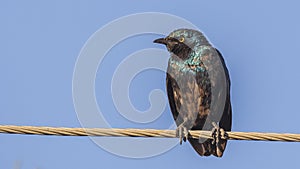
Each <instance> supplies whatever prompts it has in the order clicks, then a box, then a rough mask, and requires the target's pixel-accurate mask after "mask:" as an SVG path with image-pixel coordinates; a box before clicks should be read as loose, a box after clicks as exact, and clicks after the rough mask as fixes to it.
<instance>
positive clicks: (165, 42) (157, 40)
mask: <svg viewBox="0 0 300 169" xmlns="http://www.w3.org/2000/svg"><path fill="white" fill-rule="evenodd" d="M153 43H160V44H164V45H167V40H166V39H165V38H159V39H155V40H154V41H153Z"/></svg>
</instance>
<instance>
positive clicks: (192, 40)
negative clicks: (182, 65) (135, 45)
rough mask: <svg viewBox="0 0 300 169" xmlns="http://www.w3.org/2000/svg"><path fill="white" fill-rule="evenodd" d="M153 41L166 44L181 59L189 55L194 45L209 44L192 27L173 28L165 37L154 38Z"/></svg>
mask: <svg viewBox="0 0 300 169" xmlns="http://www.w3.org/2000/svg"><path fill="white" fill-rule="evenodd" d="M154 43H160V44H164V45H166V47H167V49H168V51H169V52H171V53H173V54H175V55H176V56H177V57H179V58H180V59H183V60H185V59H187V58H188V57H189V56H190V53H191V52H192V51H193V50H194V47H195V46H199V45H209V42H208V41H207V40H206V38H205V37H204V36H203V34H202V33H201V32H199V31H197V30H192V29H178V30H175V31H173V32H171V33H170V34H169V35H168V36H167V37H165V38H159V39H156V40H154Z"/></svg>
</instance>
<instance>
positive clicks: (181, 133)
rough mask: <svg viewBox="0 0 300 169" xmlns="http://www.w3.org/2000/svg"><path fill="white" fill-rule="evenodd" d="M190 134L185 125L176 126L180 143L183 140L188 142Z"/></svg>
mask: <svg viewBox="0 0 300 169" xmlns="http://www.w3.org/2000/svg"><path fill="white" fill-rule="evenodd" d="M188 135H189V132H188V129H187V128H186V127H184V126H183V124H181V125H179V126H178V127H177V128H176V137H179V143H180V145H181V144H182V140H183V141H184V142H186V140H187V138H188Z"/></svg>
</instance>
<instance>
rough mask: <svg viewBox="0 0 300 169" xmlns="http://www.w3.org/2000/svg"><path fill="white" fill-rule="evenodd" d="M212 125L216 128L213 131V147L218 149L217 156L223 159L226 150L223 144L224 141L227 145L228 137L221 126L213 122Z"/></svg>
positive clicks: (216, 150)
mask: <svg viewBox="0 0 300 169" xmlns="http://www.w3.org/2000/svg"><path fill="white" fill-rule="evenodd" d="M212 125H213V126H214V128H213V129H212V137H213V140H212V145H213V146H215V147H216V149H215V153H216V156H218V157H221V156H222V154H223V151H224V148H225V147H224V146H222V144H224V141H225V144H226V140H227V139H228V136H227V134H226V132H225V130H224V129H222V128H220V127H219V125H217V124H216V123H215V122H212Z"/></svg>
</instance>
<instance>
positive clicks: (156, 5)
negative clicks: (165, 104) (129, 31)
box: [0, 0, 300, 169]
mask: <svg viewBox="0 0 300 169" xmlns="http://www.w3.org/2000/svg"><path fill="white" fill-rule="evenodd" d="M299 5H300V4H299V3H297V1H284V2H283V1H282V2H278V1H277V2H275V1H271V0H269V1H260V0H253V1H247V2H245V1H238V0H236V1H233V0H229V1H215V0H213V1H199V2H196V1H194V2H191V1H182V2H180V1H169V0H165V1H158V0H152V1H143V2H137V1H136V2H134V1H130V2H129V1H128V2H127V1H109V3H108V2H107V3H103V2H100V1H98V2H96V1H71V0H66V1H58V0H52V1H47V2H45V1H43V2H42V1H32V0H28V1H1V2H0V25H1V26H0V77H1V82H0V124H1V125H5V124H10V125H33V126H65V127H80V123H79V120H78V119H77V115H76V112H75V110H74V106H73V100H72V75H73V70H74V66H75V63H76V59H77V57H78V54H79V52H80V50H81V48H82V47H83V45H84V44H85V42H86V41H87V39H88V38H89V37H90V36H91V35H92V34H93V33H94V32H95V31H96V30H98V29H99V28H101V27H102V26H104V25H105V24H107V23H109V22H110V21H112V20H114V19H117V18H119V17H122V16H125V15H128V14H133V13H138V12H166V13H170V14H174V15H177V16H180V17H183V18H185V19H187V20H189V21H191V22H192V23H193V24H195V25H196V26H198V27H199V28H200V29H201V30H202V31H203V32H205V34H206V35H207V36H208V37H209V39H210V41H212V42H213V44H214V45H215V46H216V47H217V48H218V49H219V50H220V51H221V52H222V53H223V55H224V58H225V60H226V63H227V66H228V68H229V71H230V76H231V80H232V104H233V130H234V131H258V132H292V133H300V129H299V127H298V123H299V118H300V114H299V108H298V106H299V95H300V89H299V86H300V74H299V71H300V67H299V62H300V57H299V52H298V49H299V48H300V40H299V39H300V33H299V30H300V22H299V16H300V11H299ZM137 24H139V23H137ZM132 26H134V25H132ZM157 26H158V27H159V25H157ZM120 29H121V28H120ZM157 37H158V36H154V35H153V36H145V37H136V38H132V39H128V40H127V41H124V42H122V43H121V44H119V46H117V47H115V48H114V49H113V50H112V51H111V53H109V55H110V56H111V57H108V58H111V59H108V60H107V62H106V66H104V67H101V73H98V74H97V78H96V86H98V87H96V95H97V98H98V99H99V100H98V101H99V102H100V103H99V104H104V108H103V112H104V113H106V114H105V116H107V117H108V118H109V117H114V116H116V117H117V116H118V115H117V112H116V110H115V108H114V107H113V104H112V99H111V97H110V95H109V94H105V95H103V94H102V92H104V91H105V90H109V89H110V86H109V83H110V80H111V75H112V73H113V70H112V69H109V67H110V66H109V65H110V64H112V65H116V63H115V62H120V61H121V60H122V58H125V57H126V56H127V55H128V54H130V53H132V52H134V51H136V50H139V49H143V48H149V47H155V48H161V49H162V47H158V45H155V44H152V40H153V39H154V38H157ZM100 47H101V46H100ZM114 56H117V57H116V58H117V59H116V60H114V59H112V57H114ZM145 59H146V58H145ZM106 67H107V68H108V69H107V70H106V69H105V68H106ZM106 71H107V72H106ZM99 72H100V71H99ZM146 77H147V78H146ZM164 78H165V75H164V74H163V73H161V72H158V71H146V72H144V73H141V74H139V75H138V76H137V77H136V78H135V80H134V81H133V83H132V86H131V89H130V97H131V98H132V102H133V104H134V105H135V106H136V108H137V109H140V110H146V109H147V108H148V107H149V102H148V94H149V91H151V90H152V89H155V88H160V89H162V90H164ZM102 82H103V83H102ZM99 86H100V87H99ZM139 86H143V88H142V89H141V88H138V87H139ZM101 94H102V95H101ZM104 98H106V99H104ZM101 101H102V103H101ZM110 114H111V115H110ZM110 120H111V123H112V124H114V127H136V125H134V124H131V123H128V121H124V123H120V122H119V121H118V122H117V121H114V118H110ZM159 120H160V122H159V123H151V124H146V125H144V126H143V125H139V127H141V128H148V127H151V128H164V127H165V126H164V124H170V123H171V122H172V119H171V116H170V115H169V109H168V108H167V109H166V111H165V112H164V115H163V116H162V119H159ZM166 126H168V125H166ZM299 150H300V144H299V143H281V142H254V141H230V142H229V144H228V147H227V150H226V153H225V154H224V157H223V158H221V159H218V158H214V157H208V158H203V157H200V156H198V155H197V154H196V153H195V152H194V150H193V149H192V148H191V146H190V145H189V144H187V143H186V144H183V145H182V146H179V145H178V146H176V147H175V148H173V149H171V150H170V151H168V152H166V153H164V154H161V155H159V156H155V157H152V158H146V159H129V158H123V157H119V156H116V155H113V154H111V153H109V152H106V151H104V150H103V149H101V148H99V147H98V146H97V145H96V144H95V143H93V142H92V141H91V140H90V139H89V138H88V137H57V136H29V135H8V134H0V168H14V167H18V166H19V167H21V168H24V169H33V168H41V169H50V168H53V169H54V168H55V169H63V168H71V169H82V168H166V167H168V168H231V169H234V168H249V169H250V168H285V167H287V168H291V167H296V166H298V165H299V162H298V160H299ZM128 151H129V150H128Z"/></svg>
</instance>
